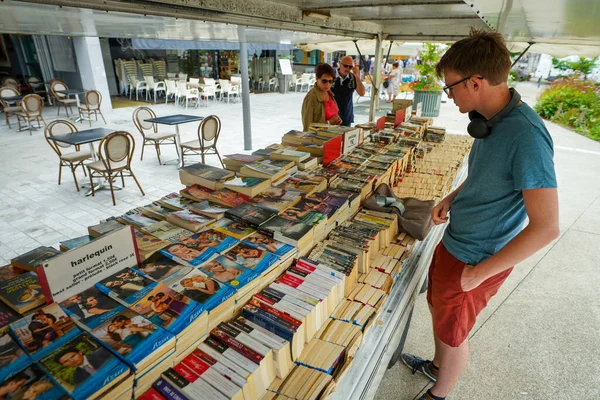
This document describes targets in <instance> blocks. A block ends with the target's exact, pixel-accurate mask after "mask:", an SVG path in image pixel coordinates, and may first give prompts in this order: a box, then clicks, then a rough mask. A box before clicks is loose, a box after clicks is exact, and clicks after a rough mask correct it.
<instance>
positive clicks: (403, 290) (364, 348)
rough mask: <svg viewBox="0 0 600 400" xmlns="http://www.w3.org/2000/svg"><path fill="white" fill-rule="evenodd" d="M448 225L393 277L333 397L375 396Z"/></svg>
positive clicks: (400, 344)
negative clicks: (387, 292) (378, 310)
mask: <svg viewBox="0 0 600 400" xmlns="http://www.w3.org/2000/svg"><path fill="white" fill-rule="evenodd" d="M466 173H467V168H466V162H465V163H464V164H463V166H462V167H461V169H460V171H459V173H458V174H457V176H456V179H455V181H454V185H453V188H452V190H454V189H456V188H457V187H458V185H460V183H461V182H462V181H463V179H464V178H465V177H466ZM445 229H446V225H445V224H444V225H436V226H434V227H433V228H432V229H431V231H430V232H429V234H428V235H427V237H426V238H425V240H423V241H421V242H419V243H418V244H417V245H416V247H415V249H414V250H413V252H412V254H411V255H410V257H409V258H408V260H407V264H406V267H403V268H402V270H401V272H400V273H398V274H397V276H395V277H394V285H393V286H392V290H391V291H390V294H389V296H388V299H387V302H386V303H385V304H384V305H383V309H382V310H381V312H380V314H379V316H378V319H377V321H376V322H375V323H374V324H373V326H372V327H371V329H370V330H369V332H367V334H366V335H365V337H364V341H363V344H362V345H361V346H360V348H359V350H358V351H357V352H356V355H355V356H354V360H353V361H352V363H351V364H350V367H349V368H348V370H347V371H346V373H345V374H344V376H342V377H341V379H340V380H339V381H338V382H337V385H336V391H335V392H334V393H333V394H332V396H331V398H332V399H336V400H337V399H339V400H343V399H373V398H375V395H376V393H377V389H378V387H379V384H380V383H381V380H382V379H383V375H384V374H385V371H386V370H387V369H388V368H390V367H391V366H393V365H394V364H395V363H396V361H398V359H399V356H400V354H401V353H402V348H403V346H404V341H405V339H406V334H407V332H408V328H409V326H410V320H411V318H412V310H413V307H414V304H415V301H416V299H417V296H418V295H419V294H420V293H421V292H422V290H421V288H422V287H423V286H424V282H425V280H426V277H427V271H428V268H429V264H430V261H431V257H432V256H433V252H434V250H435V247H436V245H437V244H438V242H439V241H440V240H441V239H442V236H443V234H444V230H445Z"/></svg>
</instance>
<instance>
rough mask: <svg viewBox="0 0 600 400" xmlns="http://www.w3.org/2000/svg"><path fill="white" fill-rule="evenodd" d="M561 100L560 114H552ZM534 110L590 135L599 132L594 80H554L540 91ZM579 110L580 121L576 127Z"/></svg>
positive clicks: (599, 88)
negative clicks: (581, 115)
mask: <svg viewBox="0 0 600 400" xmlns="http://www.w3.org/2000/svg"><path fill="white" fill-rule="evenodd" d="M561 103H562V105H563V107H562V113H561V114H560V115H558V116H556V112H557V111H558V108H559V106H560V104H561ZM534 109H535V111H536V112H537V113H538V114H540V115H541V116H542V117H543V118H547V119H552V120H554V122H556V123H559V124H563V125H567V126H570V127H573V128H578V131H580V132H582V133H586V134H587V133H589V136H590V137H593V136H599V135H600V127H598V123H599V122H600V85H599V84H597V83H594V82H590V81H583V80H578V79H560V80H556V81H555V82H553V83H552V84H551V85H550V87H549V88H548V89H546V90H544V91H543V92H542V93H541V94H540V97H539V99H538V101H537V103H536V104H535V106H534ZM583 110H585V118H584V121H583V124H582V126H577V125H578V122H579V115H580V114H581V111H583ZM555 116H556V118H555ZM592 132H595V133H593V134H592Z"/></svg>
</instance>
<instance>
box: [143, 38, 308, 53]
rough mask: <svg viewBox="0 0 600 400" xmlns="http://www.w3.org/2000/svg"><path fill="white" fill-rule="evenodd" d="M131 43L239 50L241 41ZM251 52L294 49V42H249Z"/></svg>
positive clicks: (159, 47) (147, 46)
mask: <svg viewBox="0 0 600 400" xmlns="http://www.w3.org/2000/svg"><path fill="white" fill-rule="evenodd" d="M131 45H132V47H133V48H135V49H139V50H239V49H240V43H239V42H224V41H214V42H207V41H199V40H157V39H132V40H131ZM247 46H248V51H249V52H250V53H254V52H257V51H258V52H260V51H263V50H294V49H295V48H296V46H294V45H293V44H280V43H248V44H247Z"/></svg>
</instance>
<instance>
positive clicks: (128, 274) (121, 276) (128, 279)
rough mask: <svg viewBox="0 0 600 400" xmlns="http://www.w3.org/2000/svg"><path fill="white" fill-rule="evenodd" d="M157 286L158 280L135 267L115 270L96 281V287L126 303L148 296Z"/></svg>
mask: <svg viewBox="0 0 600 400" xmlns="http://www.w3.org/2000/svg"><path fill="white" fill-rule="evenodd" d="M155 286H156V282H154V281H153V280H152V279H150V278H147V277H146V276H144V275H143V274H142V273H141V272H138V271H136V270H135V269H133V268H125V269H123V270H121V271H119V272H115V273H114V274H112V275H111V276H109V277H107V278H105V279H103V280H101V281H100V282H98V283H96V288H98V289H99V290H100V291H101V292H102V293H104V294H105V295H107V296H109V297H111V298H113V299H114V300H116V301H118V302H119V303H121V304H124V305H129V304H133V303H135V302H136V301H137V300H139V299H141V298H143V297H144V296H146V294H148V293H149V292H150V291H151V290H152V289H153V288H154V287H155Z"/></svg>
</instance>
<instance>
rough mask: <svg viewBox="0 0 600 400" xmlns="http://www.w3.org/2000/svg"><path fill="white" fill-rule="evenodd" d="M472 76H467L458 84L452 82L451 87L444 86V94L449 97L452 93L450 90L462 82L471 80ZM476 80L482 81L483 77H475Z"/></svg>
mask: <svg viewBox="0 0 600 400" xmlns="http://www.w3.org/2000/svg"><path fill="white" fill-rule="evenodd" d="M473 76H474V75H469V76H467V77H466V78H463V79H461V80H460V81H458V82H454V83H453V84H452V85H448V86H444V88H443V90H444V92H446V94H447V95H448V96H450V93H452V88H453V87H454V86H456V85H458V84H459V83H463V82H464V81H467V80H469V79H471V78H472V77H473ZM475 77H476V78H477V79H483V76H475Z"/></svg>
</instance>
